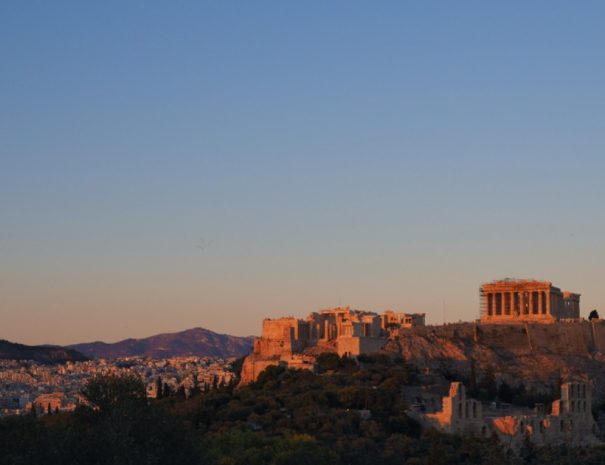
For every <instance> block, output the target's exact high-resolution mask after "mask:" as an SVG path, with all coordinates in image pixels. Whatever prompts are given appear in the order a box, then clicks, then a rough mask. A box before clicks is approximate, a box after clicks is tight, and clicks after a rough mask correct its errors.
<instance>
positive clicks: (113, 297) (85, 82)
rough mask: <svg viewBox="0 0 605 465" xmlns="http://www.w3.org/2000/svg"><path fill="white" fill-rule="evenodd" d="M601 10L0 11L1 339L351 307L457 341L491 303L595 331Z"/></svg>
mask: <svg viewBox="0 0 605 465" xmlns="http://www.w3.org/2000/svg"><path fill="white" fill-rule="evenodd" d="M604 21H605V3H603V2H599V1H582V2H569V1H532V2H526V1H510V2H485V1H470V0H469V1H463V2H448V1H426V2H420V1H403V2H402V1H397V2H395V1H393V2H389V1H384V2H361V1H331V2H325V1H310V2H283V1H256V2H250V1H232V2H219V1H213V2H204V1H180V2H160V1H138V2H137V1H129V2H124V1H103V2H81V1H72V2H68V1H60V0H58V1H53V2H48V1H28V2H23V1H18V0H5V1H3V2H0V321H1V323H0V339H1V338H3V339H8V340H11V341H16V342H22V343H27V344H39V343H54V344H70V343H76V342H85V341H93V340H104V341H107V342H112V341H117V340H120V339H124V338H127V337H144V336H149V335H152V334H156V333H160V332H171V331H178V330H183V329H187V328H191V327H196V326H202V327H206V328H209V329H211V330H214V331H217V332H224V333H229V334H234V335H250V334H259V333H260V329H261V321H262V319H263V318H265V317H278V316H288V315H294V316H300V317H303V316H305V315H306V314H308V313H309V312H311V311H317V310H320V309H324V308H331V307H335V306H338V305H350V306H351V307H352V308H358V309H367V310H374V311H378V312H381V311H383V310H386V309H389V308H390V309H394V310H399V311H407V312H424V313H426V314H427V319H428V322H430V323H434V324H440V323H442V322H443V321H459V320H472V319H475V318H477V316H478V312H479V296H478V289H479V286H480V284H481V283H482V282H485V281H491V280H494V279H499V278H504V277H517V278H536V279H541V280H548V281H552V282H553V284H555V285H556V286H559V287H561V288H562V289H564V290H572V291H575V292H579V293H581V294H582V300H581V309H582V314H583V315H584V316H586V315H587V314H588V312H589V311H590V310H591V309H593V308H597V309H599V310H601V309H602V311H603V312H604V313H605V290H604V288H603V285H602V284H603V271H602V269H603V266H604V263H605V241H604V239H603V238H604V237H605V208H603V201H604V200H605V187H604V183H605V179H604V174H605V93H604V83H605V60H604V59H603V47H604V45H605V28H603V23H604Z"/></svg>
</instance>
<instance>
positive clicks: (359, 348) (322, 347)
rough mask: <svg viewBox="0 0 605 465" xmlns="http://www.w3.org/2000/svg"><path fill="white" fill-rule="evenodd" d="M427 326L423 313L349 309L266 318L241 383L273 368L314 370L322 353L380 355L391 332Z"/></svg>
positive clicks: (246, 363) (244, 369) (244, 368)
mask: <svg viewBox="0 0 605 465" xmlns="http://www.w3.org/2000/svg"><path fill="white" fill-rule="evenodd" d="M424 324H425V315H424V313H414V314H410V313H400V312H394V311H392V310H387V311H385V312H384V313H383V314H382V315H379V314H377V313H374V312H369V311H363V310H351V309H350V308H349V307H337V308H333V309H330V310H322V311H320V312H313V313H311V314H309V315H308V316H307V318H306V319H304V320H303V319H299V318H294V317H286V318H278V319H270V318H267V319H265V320H264V321H263V332H262V335H261V337H260V338H257V339H256V340H255V341H254V348H253V351H252V354H250V355H249V356H248V357H246V360H245V361H244V366H243V369H242V383H243V384H246V383H248V382H251V381H254V380H255V379H256V378H257V377H258V375H259V374H260V373H261V372H262V371H263V370H264V369H265V368H267V367H268V366H272V365H283V366H287V367H289V368H305V369H309V370H313V369H314V360H315V357H314V356H315V355H318V354H320V353H321V352H336V353H338V355H340V356H356V355H360V354H369V353H373V352H378V351H379V350H380V349H381V348H382V347H383V346H384V345H385V344H386V342H387V341H388V336H389V334H390V333H391V332H392V331H397V330H398V329H400V328H412V327H416V326H424Z"/></svg>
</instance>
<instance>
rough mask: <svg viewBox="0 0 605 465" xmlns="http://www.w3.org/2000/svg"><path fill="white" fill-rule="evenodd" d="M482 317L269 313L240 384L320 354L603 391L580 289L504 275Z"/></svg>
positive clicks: (489, 292)
mask: <svg viewBox="0 0 605 465" xmlns="http://www.w3.org/2000/svg"><path fill="white" fill-rule="evenodd" d="M480 299H481V303H482V306H483V307H482V317H481V319H479V320H477V321H474V322H468V323H455V324H445V325H436V326H426V325H425V320H424V314H406V313H397V312H394V311H386V312H384V313H382V314H377V313H374V312H367V311H358V310H352V309H350V308H349V307H342V308H335V309H331V310H324V311H321V312H319V313H315V312H314V313H311V314H310V315H309V316H308V317H307V318H306V319H298V318H294V317H288V318H279V319H266V320H264V321H263V332H262V336H261V337H260V338H257V339H256V341H255V343H254V350H253V352H252V353H251V354H250V355H249V356H248V357H246V360H245V362H244V366H243V370H242V383H244V384H245V383H249V382H251V381H253V380H255V379H256V378H257V377H258V375H259V374H260V373H261V372H262V371H263V370H264V369H265V368H266V367H268V366H271V365H283V366H287V367H292V368H305V369H310V370H313V369H314V362H315V358H316V356H317V355H318V354H319V353H322V352H336V353H338V354H339V355H349V356H356V355H359V354H368V353H372V352H382V353H385V354H389V355H392V356H401V357H403V359H404V360H406V361H407V362H409V363H413V364H414V365H416V366H417V367H418V368H419V369H421V370H429V371H435V372H441V373H459V374H461V375H464V376H468V375H469V373H470V371H471V365H474V366H475V367H476V368H477V369H478V370H482V369H486V368H490V369H492V370H493V371H494V373H495V375H496V378H497V379H498V380H499V381H502V380H505V381H507V382H508V383H509V384H512V385H517V384H519V383H521V382H522V383H524V385H525V386H526V387H528V388H533V389H536V390H537V391H540V390H542V391H545V390H547V389H550V388H551V387H552V386H553V385H555V384H557V383H559V381H560V380H561V379H563V380H588V379H590V380H591V382H592V383H593V388H594V396H593V398H594V399H601V398H602V397H605V355H604V354H605V324H604V323H603V321H601V320H599V319H592V320H591V321H588V320H586V319H584V318H581V317H580V308H579V294H575V293H571V292H569V293H568V292H566V293H563V292H561V291H560V289H559V288H557V287H554V286H553V285H552V284H551V283H550V282H545V281H531V280H502V281H496V282H492V283H488V284H484V285H482V286H481V291H480Z"/></svg>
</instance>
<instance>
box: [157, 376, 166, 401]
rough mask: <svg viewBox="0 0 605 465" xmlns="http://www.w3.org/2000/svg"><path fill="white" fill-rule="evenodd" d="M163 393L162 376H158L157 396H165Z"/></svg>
mask: <svg viewBox="0 0 605 465" xmlns="http://www.w3.org/2000/svg"><path fill="white" fill-rule="evenodd" d="M162 394H164V392H163V384H162V377H161V376H158V379H156V381H155V398H156V399H161V398H162V397H163V396H162Z"/></svg>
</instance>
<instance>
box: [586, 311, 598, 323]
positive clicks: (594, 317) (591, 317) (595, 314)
mask: <svg viewBox="0 0 605 465" xmlns="http://www.w3.org/2000/svg"><path fill="white" fill-rule="evenodd" d="M598 319H599V312H597V310H596V309H595V310H593V311H592V312H590V314H589V315H588V320H589V321H592V320H598Z"/></svg>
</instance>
